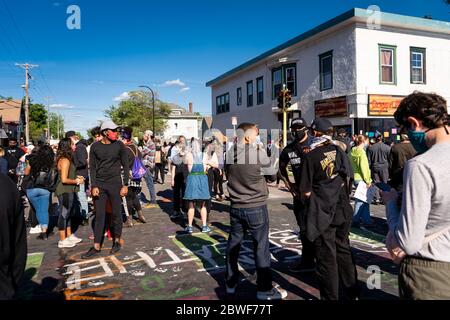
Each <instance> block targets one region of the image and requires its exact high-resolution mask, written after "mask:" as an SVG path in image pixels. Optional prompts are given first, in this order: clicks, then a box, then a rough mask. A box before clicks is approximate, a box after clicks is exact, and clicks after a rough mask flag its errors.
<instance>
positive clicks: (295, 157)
mask: <svg viewBox="0 0 450 320" xmlns="http://www.w3.org/2000/svg"><path fill="white" fill-rule="evenodd" d="M307 146H308V140H306V141H305V142H302V143H299V142H297V141H294V142H291V143H290V144H288V145H287V146H286V148H284V149H283V151H282V152H281V154H280V171H282V172H281V173H284V172H283V171H284V170H285V168H286V167H287V166H288V165H289V164H290V165H291V168H292V173H293V174H294V180H295V183H296V184H298V183H300V175H301V168H302V167H301V165H302V161H303V158H304V157H305V155H306V153H305V151H304V149H305V148H306V147H307Z"/></svg>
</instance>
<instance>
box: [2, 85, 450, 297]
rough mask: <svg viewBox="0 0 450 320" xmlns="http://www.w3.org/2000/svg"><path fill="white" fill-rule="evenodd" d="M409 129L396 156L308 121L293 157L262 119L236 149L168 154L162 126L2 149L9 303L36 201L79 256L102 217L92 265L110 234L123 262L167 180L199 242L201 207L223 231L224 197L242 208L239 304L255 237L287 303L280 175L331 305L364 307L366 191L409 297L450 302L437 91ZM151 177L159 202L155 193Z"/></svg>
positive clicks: (274, 292)
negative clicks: (220, 208) (244, 248)
mask: <svg viewBox="0 0 450 320" xmlns="http://www.w3.org/2000/svg"><path fill="white" fill-rule="evenodd" d="M395 119H396V121H397V122H398V124H399V126H400V127H401V142H400V143H397V144H395V145H393V146H390V145H388V144H387V143H385V141H383V137H382V136H381V135H378V136H376V137H375V141H372V142H371V141H370V139H369V138H368V137H366V136H364V135H355V136H353V137H351V138H350V137H348V135H347V133H346V132H345V131H338V132H337V135H335V132H334V128H333V125H332V123H331V122H330V121H329V120H328V119H326V118H317V119H315V120H314V121H313V122H312V123H311V124H308V123H307V122H306V121H305V120H304V119H302V118H297V119H294V120H293V121H292V123H291V127H290V130H291V134H292V142H291V143H289V144H288V145H287V146H286V147H285V148H284V149H282V148H281V147H280V146H279V145H278V144H277V143H273V144H272V146H271V147H269V148H267V146H265V145H264V144H263V143H262V142H261V139H259V129H258V127H257V125H256V124H253V123H242V124H240V125H239V127H238V128H237V131H236V137H235V139H234V140H233V141H227V140H226V139H221V138H220V137H218V136H213V137H211V138H210V139H205V140H204V141H201V140H198V139H194V138H193V139H191V140H190V141H189V142H188V141H187V140H186V138H185V137H184V136H179V137H178V139H177V141H176V142H175V143H171V144H167V143H166V142H164V143H162V141H161V140H160V139H159V138H158V137H155V136H154V134H153V132H152V131H150V130H148V131H146V132H145V133H144V135H143V140H142V142H141V143H139V142H138V141H135V140H134V139H133V130H132V128H129V127H119V126H118V125H116V124H115V123H113V122H112V121H105V122H103V124H102V125H101V127H97V128H94V129H93V130H92V132H91V136H92V138H91V141H90V142H86V141H84V140H80V137H78V136H77V134H76V133H75V132H73V131H69V132H67V133H66V136H65V138H64V139H62V140H61V141H60V142H59V144H58V147H57V150H56V153H55V152H54V149H53V148H52V147H50V146H49V145H46V144H41V145H39V146H36V147H34V148H33V147H31V146H30V147H27V148H24V147H22V148H21V147H19V146H17V141H15V140H13V139H11V140H10V142H9V146H8V147H7V148H6V149H0V186H1V190H2V192H0V221H1V224H0V228H1V231H2V232H1V234H0V248H2V252H1V256H2V258H1V259H0V298H11V297H13V294H14V291H15V290H16V289H17V285H18V281H19V279H20V277H21V275H22V274H23V268H24V266H25V260H26V240H25V236H26V227H25V223H24V216H23V215H24V214H23V208H22V201H21V198H22V197H24V196H25V197H26V199H28V200H27V201H28V202H29V203H30V207H31V210H30V213H29V216H30V217H31V221H32V220H36V221H35V223H34V225H32V227H33V228H31V229H30V233H33V234H38V239H40V240H44V241H45V240H47V239H48V237H49V236H50V235H51V234H52V229H51V228H50V221H49V218H50V216H51V208H52V206H51V204H52V199H53V197H56V198H57V201H58V206H57V207H58V212H57V213H58V220H57V224H56V226H57V228H58V231H59V241H58V247H59V248H73V247H75V246H76V245H77V244H79V243H80V242H82V241H83V239H81V238H79V237H77V236H76V235H75V234H74V232H73V231H74V230H73V223H74V220H76V219H78V220H80V221H81V223H82V224H84V225H88V223H89V221H91V222H92V234H93V235H92V236H91V237H90V240H92V242H93V245H92V247H91V248H90V249H89V250H88V251H87V252H86V253H84V254H83V255H82V259H88V258H93V257H95V256H97V255H99V254H100V253H101V248H102V246H103V244H104V242H105V238H109V239H110V240H111V241H112V248H111V250H110V253H111V254H115V253H117V252H119V251H120V250H121V249H122V246H123V244H124V241H123V239H122V229H123V227H133V225H134V223H136V222H135V220H137V221H139V222H140V223H146V222H147V221H148V218H146V217H145V215H144V212H143V207H144V208H148V209H152V208H156V207H157V206H158V204H157V195H156V191H155V184H157V183H158V182H159V183H161V184H164V183H165V182H166V175H168V176H169V177H170V187H171V188H172V202H173V204H172V205H173V209H172V212H171V214H170V218H171V219H181V218H183V219H184V220H185V229H184V231H185V232H186V233H187V234H192V233H193V232H194V215H195V212H196V210H198V211H199V212H200V218H201V219H200V220H201V225H200V226H199V228H200V230H199V231H201V232H203V233H209V232H210V231H211V229H210V227H209V219H210V217H209V213H210V212H211V208H212V200H213V199H215V200H216V201H224V200H225V199H228V200H229V201H230V232H229V238H228V247H227V250H226V274H225V278H226V292H227V293H228V294H234V293H235V292H236V289H237V287H238V284H239V277H240V273H239V269H238V259H239V255H240V245H241V242H242V241H243V239H244V237H245V235H247V234H248V235H250V237H251V238H252V240H253V244H254V257H255V266H256V271H257V272H256V274H257V298H258V299H262V300H277V299H283V298H285V297H286V296H287V292H286V291H285V290H284V289H282V288H280V287H278V286H276V285H275V286H274V284H273V282H272V272H271V267H270V261H271V255H270V251H269V220H270V213H269V210H268V207H267V201H268V198H269V188H268V183H270V182H275V181H276V180H277V179H278V180H282V181H283V182H284V184H285V186H286V188H287V189H288V191H289V192H290V193H291V194H292V196H293V205H294V206H293V207H294V210H293V211H294V216H295V219H296V222H297V224H298V227H299V229H300V234H299V239H300V241H301V243H302V257H301V259H300V261H298V263H296V264H295V265H293V266H291V267H290V271H292V272H294V273H301V272H315V274H316V276H317V279H318V282H319V289H320V296H321V298H322V299H325V300H338V299H346V300H351V299H357V298H358V297H359V295H360V288H359V285H358V277H357V271H356V266H355V262H354V259H353V255H352V251H351V248H350V241H349V235H350V229H351V227H352V226H354V227H361V228H370V227H371V226H372V225H373V222H372V219H371V213H370V205H371V203H368V202H367V201H363V200H361V199H356V198H355V199H354V201H355V203H354V207H353V208H352V205H351V200H352V192H353V190H354V189H355V188H358V187H359V186H360V185H363V186H364V188H366V189H367V190H368V189H370V188H376V190H377V192H378V194H377V195H376V196H375V200H374V203H373V204H379V203H384V204H385V205H386V214H387V222H388V226H389V234H388V236H387V248H388V250H389V252H390V253H391V255H392V257H393V259H394V261H396V262H398V263H401V267H400V274H399V287H400V296H401V297H402V298H410V299H427V298H449V297H450V289H449V288H450V282H449V281H450V280H449V279H450V273H449V270H450V215H449V210H448V208H450V196H448V193H446V190H448V189H449V188H450V184H449V183H450V182H449V181H450V179H449V174H448V168H449V167H450V163H449V161H450V158H449V157H448V154H450V153H449V152H450V143H449V142H450V134H449V131H448V130H449V120H450V118H449V115H448V113H447V106H446V101H445V100H444V99H443V98H442V97H440V96H438V95H435V94H425V93H420V92H416V93H413V94H411V95H410V96H408V97H406V98H405V99H404V100H403V101H402V103H401V104H400V106H399V107H398V109H397V111H396V113H395ZM222 138H223V137H222ZM274 154H275V155H278V154H279V162H278V161H275V162H274V161H273V158H274V157H273V155H274ZM275 158H277V159H278V157H275ZM274 170H275V174H274ZM166 171H167V172H166ZM289 171H291V172H292V174H291V173H290V172H289ZM276 172H278V173H276ZM8 176H9V178H8ZM143 181H145V183H146V185H147V189H148V192H149V198H150V199H147V197H146V196H145V194H144V193H143V190H142V182H143ZM225 182H227V183H226V186H227V191H228V196H225V192H224V189H223V186H224V184H225ZM3 190H5V191H7V192H3ZM33 216H35V219H33ZM31 223H33V222H31Z"/></svg>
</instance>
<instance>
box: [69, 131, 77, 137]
mask: <svg viewBox="0 0 450 320" xmlns="http://www.w3.org/2000/svg"><path fill="white" fill-rule="evenodd" d="M76 135H77V133H76V132H75V131H67V132H66V139H69V138H72V137H73V136H76Z"/></svg>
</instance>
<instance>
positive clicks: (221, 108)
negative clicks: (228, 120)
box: [216, 93, 230, 114]
mask: <svg viewBox="0 0 450 320" xmlns="http://www.w3.org/2000/svg"><path fill="white" fill-rule="evenodd" d="M216 111H217V112H216V113H217V114H219V113H225V112H229V111H230V94H229V93H226V94H223V95H221V96H218V97H216Z"/></svg>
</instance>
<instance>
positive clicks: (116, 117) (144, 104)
mask: <svg viewBox="0 0 450 320" xmlns="http://www.w3.org/2000/svg"><path fill="white" fill-rule="evenodd" d="M129 96H130V98H129V99H128V100H124V101H121V102H120V103H119V105H118V106H111V107H109V108H108V109H107V110H105V115H106V116H107V117H108V118H110V119H111V120H112V121H114V122H115V123H117V124H118V125H120V126H127V127H131V128H133V132H134V136H138V137H139V138H141V137H142V135H143V134H144V131H145V130H149V129H150V130H151V129H152V127H153V110H152V100H151V96H150V94H149V93H147V92H143V91H132V92H130V93H129ZM170 111H171V109H170V107H169V105H168V104H167V103H165V102H163V101H161V100H156V101H155V133H154V134H155V135H158V134H161V133H162V132H164V129H165V128H166V126H167V121H166V118H167V116H168V115H169V114H170Z"/></svg>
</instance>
